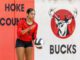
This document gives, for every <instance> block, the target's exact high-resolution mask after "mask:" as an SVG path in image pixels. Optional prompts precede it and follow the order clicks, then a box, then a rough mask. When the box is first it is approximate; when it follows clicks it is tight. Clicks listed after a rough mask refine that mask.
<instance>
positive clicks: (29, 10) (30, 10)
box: [26, 8, 34, 14]
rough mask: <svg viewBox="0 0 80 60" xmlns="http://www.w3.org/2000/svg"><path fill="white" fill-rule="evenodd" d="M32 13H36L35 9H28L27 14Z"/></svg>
mask: <svg viewBox="0 0 80 60" xmlns="http://www.w3.org/2000/svg"><path fill="white" fill-rule="evenodd" d="M32 11H34V9H33V8H28V9H27V11H26V13H27V14H29V13H30V12H32Z"/></svg>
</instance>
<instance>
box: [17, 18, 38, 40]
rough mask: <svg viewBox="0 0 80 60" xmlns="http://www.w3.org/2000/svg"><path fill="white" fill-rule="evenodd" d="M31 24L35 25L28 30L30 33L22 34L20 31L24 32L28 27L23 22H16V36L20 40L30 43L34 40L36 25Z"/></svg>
mask: <svg viewBox="0 0 80 60" xmlns="http://www.w3.org/2000/svg"><path fill="white" fill-rule="evenodd" d="M33 24H35V27H34V28H33V29H32V30H30V32H26V33H25V34H22V32H21V31H22V30H25V29H26V28H29V27H30V25H28V24H27V23H26V21H25V20H20V21H19V22H18V26H17V36H18V38H19V39H20V40H23V41H32V40H35V39H36V34H37V28H38V24H37V23H36V22H34V23H33Z"/></svg>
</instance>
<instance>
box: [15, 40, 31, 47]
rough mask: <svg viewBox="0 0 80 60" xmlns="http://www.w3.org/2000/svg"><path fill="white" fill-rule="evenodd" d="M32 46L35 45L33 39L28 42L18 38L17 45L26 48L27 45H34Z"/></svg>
mask: <svg viewBox="0 0 80 60" xmlns="http://www.w3.org/2000/svg"><path fill="white" fill-rule="evenodd" d="M32 46H33V44H32V41H30V42H26V41H22V40H20V39H17V40H16V47H24V48H27V47H32Z"/></svg>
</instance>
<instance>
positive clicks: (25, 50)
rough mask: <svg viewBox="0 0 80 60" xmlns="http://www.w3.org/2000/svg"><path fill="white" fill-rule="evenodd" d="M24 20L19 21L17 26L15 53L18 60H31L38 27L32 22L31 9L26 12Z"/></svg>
mask: <svg viewBox="0 0 80 60" xmlns="http://www.w3.org/2000/svg"><path fill="white" fill-rule="evenodd" d="M26 13H27V18H26V20H20V21H19V22H18V26H17V36H18V37H17V40H16V52H17V57H18V60H24V56H25V57H26V60H32V55H33V54H32V51H33V44H32V41H33V40H36V34H37V28H38V25H37V23H36V22H35V21H34V16H35V11H34V9H32V8H29V9H28V10H27V12H26Z"/></svg>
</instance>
